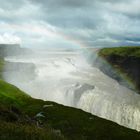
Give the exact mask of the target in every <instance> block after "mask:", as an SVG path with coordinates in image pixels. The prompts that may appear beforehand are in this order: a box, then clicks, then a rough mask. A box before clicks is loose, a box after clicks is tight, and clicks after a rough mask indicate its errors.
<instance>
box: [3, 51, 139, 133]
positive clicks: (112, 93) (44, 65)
mask: <svg viewBox="0 0 140 140" xmlns="http://www.w3.org/2000/svg"><path fill="white" fill-rule="evenodd" d="M39 53H40V55H33V56H30V57H29V56H28V57H23V56H18V57H11V58H10V57H9V58H5V59H6V60H7V61H10V62H18V63H20V65H22V63H32V64H34V65H35V68H36V69H35V75H36V77H35V78H33V79H29V80H27V78H26V80H24V79H25V78H23V77H22V76H24V75H27V77H28V76H29V75H32V72H30V71H28V73H27V70H26V71H24V69H23V67H22V70H21V69H20V67H19V65H18V63H16V64H15V65H14V66H13V67H15V68H13V69H12V71H10V70H9V71H6V72H5V73H4V77H5V80H6V81H8V82H11V83H12V84H14V85H16V86H18V87H19V88H21V89H22V90H24V91H26V92H27V93H29V94H30V95H31V96H32V97H35V98H41V99H44V100H51V101H55V102H58V103H61V104H64V105H68V106H73V107H76V108H81V109H83V110H85V111H87V112H91V113H92V114H95V115H97V116H100V117H103V118H106V119H109V120H112V121H114V122H117V123H119V124H121V125H124V126H126V127H129V128H132V129H136V130H138V131H140V95H138V94H136V93H134V92H133V91H131V90H129V89H127V88H126V87H123V86H121V85H119V84H118V83H117V82H116V81H115V80H113V79H111V78H110V77H108V76H107V75H105V74H103V73H102V72H101V71H100V70H99V69H97V68H95V67H92V66H90V65H89V64H88V63H87V62H86V60H85V58H84V57H83V56H82V55H81V53H79V52H66V51H63V52H62V51H53V52H39ZM39 53H37V54H39ZM16 65H18V67H17V68H18V70H17V68H16ZM6 67H8V66H6ZM19 69H20V72H22V73H25V74H17V73H18V71H19ZM29 77H30V76H29Z"/></svg>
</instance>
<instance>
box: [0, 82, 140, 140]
mask: <svg viewBox="0 0 140 140" xmlns="http://www.w3.org/2000/svg"><path fill="white" fill-rule="evenodd" d="M40 112H41V114H42V116H43V117H42V116H40V117H37V115H36V114H38V113H40ZM19 139H20V140H59V139H60V140H62V139H68V140H79V139H81V140H132V139H135V140H139V139H140V133H138V132H136V131H134V130H130V129H128V128H125V127H122V126H119V125H118V124H116V123H113V122H111V121H107V120H105V119H101V118H99V117H96V116H94V115H91V114H90V113H86V112H84V111H82V110H79V109H74V108H71V107H65V106H63V105H59V104H56V103H54V102H49V101H42V100H38V99H33V98H31V97H30V96H28V95H26V94H25V93H24V92H22V91H21V90H20V89H18V88H16V87H15V86H13V85H11V84H8V83H6V82H4V81H2V80H0V140H19Z"/></svg>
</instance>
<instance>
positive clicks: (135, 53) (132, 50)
mask: <svg viewBox="0 0 140 140" xmlns="http://www.w3.org/2000/svg"><path fill="white" fill-rule="evenodd" d="M99 55H100V56H109V55H116V56H120V57H128V56H131V57H140V47H133V46H132V47H131V46H130V47H113V48H103V49H101V50H100V51H99Z"/></svg>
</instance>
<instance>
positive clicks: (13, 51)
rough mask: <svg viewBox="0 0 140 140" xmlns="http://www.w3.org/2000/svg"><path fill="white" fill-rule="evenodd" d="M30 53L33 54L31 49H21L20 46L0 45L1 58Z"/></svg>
mask: <svg viewBox="0 0 140 140" xmlns="http://www.w3.org/2000/svg"><path fill="white" fill-rule="evenodd" d="M29 53H31V50H30V49H27V48H21V47H20V45H19V44H0V58H3V57H5V56H13V55H22V54H29Z"/></svg>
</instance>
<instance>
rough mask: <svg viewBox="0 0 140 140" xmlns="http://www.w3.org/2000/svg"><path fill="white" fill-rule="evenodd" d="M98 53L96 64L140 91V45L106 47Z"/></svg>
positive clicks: (108, 73) (123, 82) (121, 81)
mask: <svg viewBox="0 0 140 140" xmlns="http://www.w3.org/2000/svg"><path fill="white" fill-rule="evenodd" d="M98 55H99V56H100V58H97V60H96V64H97V62H98V67H99V68H100V69H101V70H102V71H103V72H104V73H106V74H107V75H109V76H111V77H112V78H114V79H116V80H117V81H119V82H120V83H121V84H123V85H126V86H128V87H129V88H132V89H134V90H136V91H137V92H140V47H118V48H104V49H101V50H100V51H99V52H98ZM99 61H100V63H99ZM126 79H127V80H126Z"/></svg>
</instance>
